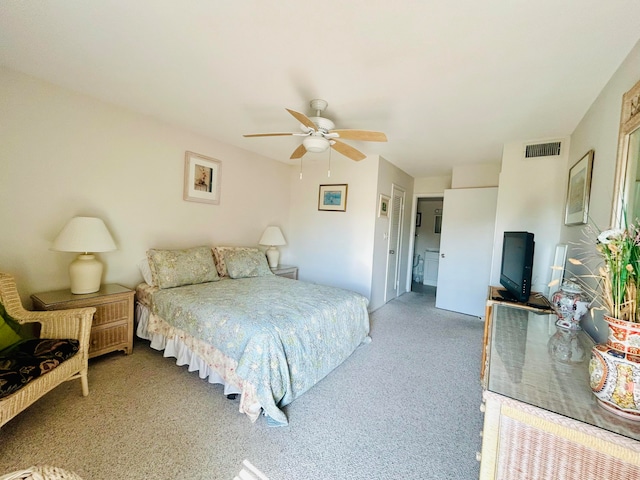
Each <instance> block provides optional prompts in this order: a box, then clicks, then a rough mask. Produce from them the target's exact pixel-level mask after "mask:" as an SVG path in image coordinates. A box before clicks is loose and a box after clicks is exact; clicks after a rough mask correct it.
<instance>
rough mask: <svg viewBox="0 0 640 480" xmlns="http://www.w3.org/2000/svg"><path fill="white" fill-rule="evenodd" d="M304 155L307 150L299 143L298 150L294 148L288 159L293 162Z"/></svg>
mask: <svg viewBox="0 0 640 480" xmlns="http://www.w3.org/2000/svg"><path fill="white" fill-rule="evenodd" d="M305 153H307V149H306V147H305V146H304V144H303V143H301V144H300V146H299V147H298V148H296V149H295V150H294V151H293V153H292V154H291V157H290V158H291V159H292V160H295V159H297V158H302V156H303V155H304V154H305Z"/></svg>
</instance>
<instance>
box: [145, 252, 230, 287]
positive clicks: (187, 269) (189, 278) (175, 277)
mask: <svg viewBox="0 0 640 480" xmlns="http://www.w3.org/2000/svg"><path fill="white" fill-rule="evenodd" d="M147 259H148V260H149V268H150V269H151V276H152V279H153V285H155V286H157V287H158V288H171V287H180V286H182V285H194V284H197V283H205V282H215V281H217V280H220V277H218V272H217V270H216V266H215V265H214V263H213V255H212V254H211V249H210V248H209V247H194V248H189V249H187V250H155V249H151V250H148V251H147Z"/></svg>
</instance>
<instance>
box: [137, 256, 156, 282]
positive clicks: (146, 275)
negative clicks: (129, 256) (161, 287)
mask: <svg viewBox="0 0 640 480" xmlns="http://www.w3.org/2000/svg"><path fill="white" fill-rule="evenodd" d="M138 268H139V269H140V273H141V274H142V278H143V279H144V282H145V283H146V284H147V285H151V286H152V287H153V274H152V273H151V267H149V260H148V259H147V257H145V258H143V259H142V260H140V261H139V262H138Z"/></svg>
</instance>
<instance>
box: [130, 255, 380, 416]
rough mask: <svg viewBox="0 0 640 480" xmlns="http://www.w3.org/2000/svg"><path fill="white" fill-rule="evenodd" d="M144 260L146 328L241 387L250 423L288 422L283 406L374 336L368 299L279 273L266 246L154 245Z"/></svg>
mask: <svg viewBox="0 0 640 480" xmlns="http://www.w3.org/2000/svg"><path fill="white" fill-rule="evenodd" d="M139 266H140V267H141V271H142V272H143V277H144V278H145V282H144V283H141V284H140V285H138V286H137V288H136V301H137V302H136V319H137V323H138V326H137V331H136V333H137V335H138V336H139V337H141V338H144V339H147V340H149V341H150V344H151V347H152V348H154V349H157V350H163V351H164V356H166V357H174V358H176V363H177V364H178V365H188V367H189V370H190V371H197V372H198V373H199V376H200V377H201V378H203V379H208V381H209V382H211V383H220V384H222V385H224V393H225V394H226V395H231V394H240V406H239V410H240V412H241V413H245V414H246V415H247V416H248V417H249V418H250V419H251V421H256V419H257V418H258V417H259V416H260V414H263V415H265V416H266V417H267V423H268V424H269V425H273V426H281V425H287V424H288V420H287V417H286V415H285V413H284V412H283V411H282V407H284V406H286V405H288V404H290V403H291V402H292V401H294V400H295V399H296V398H298V397H299V396H300V395H302V394H303V393H305V392H306V391H308V390H309V389H310V388H311V387H313V385H315V384H316V383H318V382H319V381H320V380H321V379H322V378H324V377H325V376H326V375H327V374H328V373H330V372H331V371H332V370H334V369H335V368H336V367H337V366H339V365H340V364H341V363H343V362H344V361H345V360H346V359H347V358H348V357H349V356H350V355H351V354H352V353H353V352H354V351H355V349H356V348H358V346H359V345H361V344H363V343H368V342H369V341H370V338H369V316H368V312H367V305H368V300H367V298H366V297H364V296H362V295H360V294H358V293H355V292H351V291H348V290H344V289H341V288H336V287H330V286H325V285H317V284H313V283H309V282H303V281H298V280H291V279H288V278H283V277H279V276H276V275H274V274H273V273H272V272H271V270H270V269H269V267H268V265H267V262H266V258H265V256H264V253H262V252H261V251H260V250H258V249H254V248H240V247H214V248H213V249H211V248H209V247H196V248H193V249H187V250H149V251H148V252H147V259H145V260H143V261H142V262H141V263H140V264H139ZM147 267H148V271H147Z"/></svg>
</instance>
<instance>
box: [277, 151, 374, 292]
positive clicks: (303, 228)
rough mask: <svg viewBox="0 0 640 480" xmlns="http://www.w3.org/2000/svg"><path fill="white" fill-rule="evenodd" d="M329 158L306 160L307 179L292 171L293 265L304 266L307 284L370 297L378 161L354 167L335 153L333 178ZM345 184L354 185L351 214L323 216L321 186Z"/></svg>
mask: <svg viewBox="0 0 640 480" xmlns="http://www.w3.org/2000/svg"><path fill="white" fill-rule="evenodd" d="M326 155H327V154H324V153H322V154H308V155H305V157H303V164H302V172H303V175H302V179H300V178H299V167H291V171H290V174H289V184H290V185H289V189H290V190H291V202H290V217H289V222H288V224H289V225H290V227H289V231H288V232H287V233H285V235H287V241H288V242H289V244H290V245H292V246H293V245H295V249H293V248H292V251H291V259H290V260H291V262H292V263H294V264H296V265H298V267H299V278H300V279H301V280H306V281H311V282H316V283H323V284H328V285H334V286H338V287H343V288H347V289H350V290H353V291H356V292H358V293H361V294H363V295H365V296H366V297H369V296H370V293H371V275H372V258H373V242H374V237H373V231H374V223H375V220H376V185H377V175H378V157H367V158H365V159H364V160H361V161H359V162H354V161H353V160H349V159H348V158H346V157H343V156H342V155H335V154H334V155H333V156H332V157H331V177H330V178H328V177H327V167H328V157H327V156H326ZM344 183H346V184H347V185H348V191H347V211H346V212H329V211H319V210H318V189H319V186H320V185H324V184H344Z"/></svg>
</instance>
